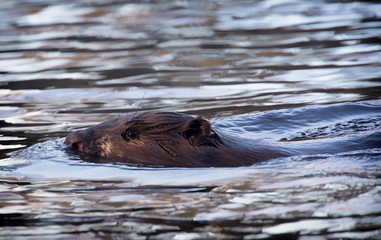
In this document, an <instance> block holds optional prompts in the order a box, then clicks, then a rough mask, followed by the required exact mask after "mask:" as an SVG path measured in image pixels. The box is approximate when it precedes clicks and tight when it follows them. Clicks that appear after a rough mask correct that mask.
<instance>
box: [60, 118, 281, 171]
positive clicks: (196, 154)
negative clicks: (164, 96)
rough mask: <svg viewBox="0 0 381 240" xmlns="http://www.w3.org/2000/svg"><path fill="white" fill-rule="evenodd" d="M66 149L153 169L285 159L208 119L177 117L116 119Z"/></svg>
mask: <svg viewBox="0 0 381 240" xmlns="http://www.w3.org/2000/svg"><path fill="white" fill-rule="evenodd" d="M129 132H132V133H133V135H134V134H135V135H137V137H135V136H133V137H129V136H127V135H128V133H129ZM235 140H236V141H235ZM237 142H238V143H239V144H237ZM65 144H66V145H68V146H69V147H70V148H71V149H72V150H73V151H75V152H76V153H79V154H80V155H81V156H82V157H83V159H85V160H87V161H92V162H102V163H125V164H131V165H137V166H148V167H237V166H248V165H252V164H254V163H257V162H260V161H265V160H268V159H270V158H273V157H277V156H282V155H283V154H282V153H280V152H271V153H268V151H266V154H265V152H264V151H263V148H264V146H261V145H258V147H257V149H256V150H255V149H252V147H249V146H247V147H246V146H245V144H242V141H240V140H239V139H236V138H228V137H226V136H223V135H222V134H220V133H218V132H217V131H216V130H215V129H213V128H212V126H211V125H210V123H209V122H208V121H207V120H205V119H201V118H194V117H192V116H189V115H186V114H181V113H174V112H153V111H152V112H140V113H138V114H136V115H135V114H129V115H126V116H122V117H116V118H113V119H111V120H108V121H106V122H104V123H101V124H99V125H96V126H93V127H90V128H88V129H85V130H80V131H75V132H73V133H71V134H69V136H68V137H67V138H66V140H65Z"/></svg>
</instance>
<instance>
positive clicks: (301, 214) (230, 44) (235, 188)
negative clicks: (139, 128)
mask: <svg viewBox="0 0 381 240" xmlns="http://www.w3.org/2000/svg"><path fill="white" fill-rule="evenodd" d="M380 14H381V5H380V4H379V3H377V1H328V0H327V1H323V0H318V1H298V0H282V1H280V0H263V1H255V2H253V1H192V2H187V1H174V2H166V1H157V2H156V1H152V2H150V1H145V2H144V3H141V2H134V1H130V2H128V1H117V0H115V1H103V0H99V1H86V0H80V1H75V2H72V1H44V0H41V1H40V0H38V1H2V2H1V3H0V19H1V21H0V99H1V101H0V238H5V239H66V238H70V239H72V238H74V239H75V238H77V239H83V238H89V239H110V238H115V239H121V238H123V239H125V238H129V239H280V238H281V239H306V238H309V237H315V238H316V239H364V238H368V239H380V236H381V232H380V229H381V207H380V206H381V197H380V196H381V194H380V193H381V184H380V183H381V181H380V173H381V146H380V145H379V143H380V142H381V134H380V132H381V131H380V128H381V98H380V96H381V81H380V77H381V67H380V59H381V51H380V49H381V46H380V44H379V42H380V35H381V23H380ZM142 98H144V99H143V100H142ZM141 100H142V101H141ZM138 110H165V111H178V112H183V113H187V114H191V115H194V116H200V117H205V118H208V119H210V120H211V121H212V123H213V124H214V126H215V127H216V128H218V129H219V130H220V131H223V132H225V133H227V134H231V135H233V136H234V135H237V136H240V137H244V138H247V139H256V138H259V139H262V140H263V139H264V140H267V141H269V144H272V143H275V142H277V141H282V142H285V143H286V144H288V143H290V144H300V145H301V146H305V147H306V148H312V147H313V146H323V145H324V144H327V146H332V144H338V143H340V144H346V143H349V142H356V143H358V144H357V146H358V148H356V149H352V148H348V149H345V150H344V151H341V152H339V153H333V154H313V155H303V156H297V157H289V158H280V159H275V160H273V161H270V162H266V163H263V164H258V165H255V166H252V167H245V168H230V169H228V168H219V169H213V168H210V169H208V168H206V169H182V168H172V169H150V168H134V167H130V166H120V165H111V164H110V165H108V164H93V163H86V162H82V161H80V160H79V158H78V157H76V156H74V155H70V154H68V153H67V152H66V151H65V149H64V148H63V146H62V141H63V138H64V137H65V136H66V135H67V134H68V133H69V132H71V131H72V130H75V129H81V128H84V127H88V126H92V125H94V124H97V123H100V122H102V121H104V120H107V119H110V118H112V117H114V116H118V115H120V114H125V113H134V112H136V111H138ZM20 151H21V152H20ZM11 155H12V156H13V157H11Z"/></svg>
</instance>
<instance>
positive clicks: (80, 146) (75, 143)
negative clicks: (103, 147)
mask: <svg viewBox="0 0 381 240" xmlns="http://www.w3.org/2000/svg"><path fill="white" fill-rule="evenodd" d="M64 144H66V145H68V146H69V147H70V148H71V149H72V150H74V151H79V152H83V151H84V149H85V142H84V140H83V138H82V137H81V134H80V133H79V131H76V132H72V133H70V134H69V135H68V136H67V137H66V139H65V142H64Z"/></svg>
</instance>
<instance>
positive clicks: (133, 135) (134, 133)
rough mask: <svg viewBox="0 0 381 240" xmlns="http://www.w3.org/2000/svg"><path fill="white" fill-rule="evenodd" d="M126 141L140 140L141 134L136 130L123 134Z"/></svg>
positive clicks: (129, 130)
mask: <svg viewBox="0 0 381 240" xmlns="http://www.w3.org/2000/svg"><path fill="white" fill-rule="evenodd" d="M122 137H123V139H124V140H126V141H129V140H130V139H134V138H138V137H139V132H138V131H137V130H135V129H128V130H127V131H125V132H124V133H123V134H122Z"/></svg>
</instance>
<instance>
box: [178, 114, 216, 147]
mask: <svg viewBox="0 0 381 240" xmlns="http://www.w3.org/2000/svg"><path fill="white" fill-rule="evenodd" d="M210 132H211V126H210V123H209V122H208V121H207V120H205V119H202V118H196V119H192V120H191V121H189V122H188V126H187V127H186V129H185V131H184V132H183V137H184V138H186V139H188V140H189V141H190V143H191V144H196V145H200V144H202V143H203V142H204V141H205V140H206V139H208V137H209V136H210Z"/></svg>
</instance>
